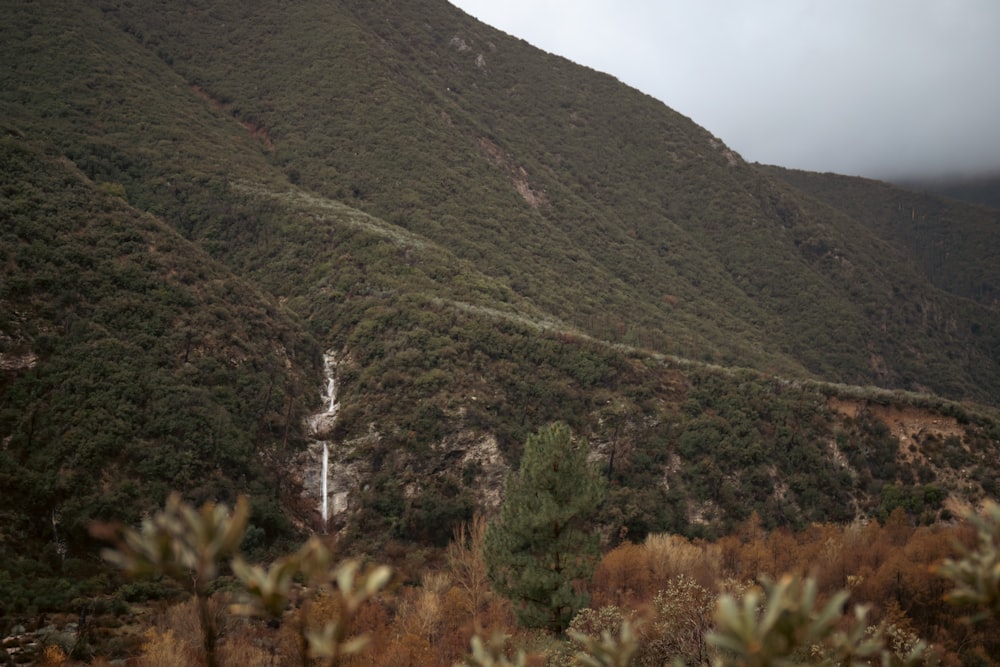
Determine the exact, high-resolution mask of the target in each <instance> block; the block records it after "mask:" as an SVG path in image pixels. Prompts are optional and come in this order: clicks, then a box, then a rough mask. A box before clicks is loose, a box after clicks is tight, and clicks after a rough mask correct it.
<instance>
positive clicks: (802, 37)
mask: <svg viewBox="0 0 1000 667" xmlns="http://www.w3.org/2000/svg"><path fill="white" fill-rule="evenodd" d="M452 2H453V3H454V4H455V5H457V6H459V7H461V8H462V9H464V10H465V11H466V12H468V13H470V14H472V15H473V16H476V17H477V18H479V19H481V20H482V21H484V22H486V23H488V24H490V25H492V26H494V27H497V28H499V29H501V30H503V31H505V32H509V33H511V34H513V35H516V36H518V37H521V38H523V39H525V40H527V41H529V42H531V43H532V44H534V45H536V46H538V47H539V48H542V49H545V50H546V51H551V52H553V53H558V54H560V55H563V56H566V57H567V58H569V59H571V60H574V61H576V62H578V63H581V64H585V65H587V66H589V67H593V68H594V69H598V70H601V71H604V72H608V73H610V74H613V75H614V76H616V77H617V78H619V79H621V80H622V81H624V82H625V83H627V84H629V85H631V86H634V87H636V88H639V89H640V90H642V91H644V92H647V93H649V94H650V95H653V96H654V97H657V98H658V99H660V100H662V101H663V102H665V103H666V104H667V105H669V106H671V107H673V108H674V109H676V110H677V111H679V112H681V113H683V114H685V115H687V116H689V117H691V118H692V119H693V120H694V121H695V122H697V123H698V124H700V125H703V126H704V127H706V128H707V129H708V130H709V131H711V132H712V133H713V134H715V135H717V136H719V137H720V138H721V139H722V140H723V141H725V142H726V143H727V144H729V145H730V146H731V147H732V148H733V149H734V150H736V151H738V152H739V153H741V154H742V155H743V157H744V158H746V159H748V160H756V161H760V162H766V163H770V164H780V165H784V166H788V167H796V168H802V169H811V170H815V171H835V172H839V173H846V174H861V175H866V176H874V177H893V176H908V175H937V174H945V173H960V172H965V173H971V172H976V171H984V170H1000V73H998V70H1000V2H997V0H761V1H759V2H746V1H744V0H572V1H570V0H504V1H503V2H498V1H497V0H452Z"/></svg>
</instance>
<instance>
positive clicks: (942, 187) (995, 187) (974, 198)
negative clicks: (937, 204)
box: [899, 173, 1000, 209]
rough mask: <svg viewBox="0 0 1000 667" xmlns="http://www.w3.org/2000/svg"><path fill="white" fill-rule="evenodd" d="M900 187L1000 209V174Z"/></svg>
mask: <svg viewBox="0 0 1000 667" xmlns="http://www.w3.org/2000/svg"><path fill="white" fill-rule="evenodd" d="M899 185H900V186H902V187H904V188H907V189H910V190H917V191H920V192H929V193H933V194H935V195H941V196H944V197H950V198H952V199H957V200H959V201H964V202H969V203H971V204H981V205H982V206H987V207H989V208H996V209H1000V174H996V173H987V174H983V175H978V176H964V177H950V178H949V177H944V178H935V179H924V180H915V181H909V182H907V181H903V182H900V183H899Z"/></svg>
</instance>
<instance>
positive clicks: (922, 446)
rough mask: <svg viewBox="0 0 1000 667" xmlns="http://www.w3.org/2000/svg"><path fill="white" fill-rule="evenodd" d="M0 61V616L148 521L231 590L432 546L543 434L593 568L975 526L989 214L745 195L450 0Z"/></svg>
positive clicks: (659, 131)
mask: <svg viewBox="0 0 1000 667" xmlns="http://www.w3.org/2000/svg"><path fill="white" fill-rule="evenodd" d="M0 59H2V62H3V63H4V67H3V68H0V123H2V125H0V130H2V132H3V138H2V144H0V147H2V150H3V152H2V158H0V169H2V184H3V185H2V191H0V211H2V217H0V220H2V228H0V240H2V245H0V355H2V356H0V362H2V363H0V441H2V443H3V446H2V448H0V498H2V500H3V502H2V503H0V507H2V510H0V511H2V512H3V515H2V517H0V518H2V521H0V524H2V525H0V555H2V556H3V558H2V559H0V560H2V562H3V566H2V568H3V569H4V572H3V573H0V577H3V578H2V579H0V581H2V582H3V585H4V586H5V587H7V588H8V589H9V590H11V591H13V592H14V594H11V595H8V596H6V597H5V599H6V600H9V602H5V604H7V605H9V607H8V608H7V609H6V610H4V611H3V613H14V612H16V613H27V612H28V611H29V610H31V611H38V610H44V609H46V608H52V607H57V606H59V605H61V604H65V603H67V602H68V601H69V600H72V599H73V598H74V597H76V596H77V595H78V594H82V593H87V592H96V591H100V590H105V589H106V588H107V587H108V584H107V581H105V580H103V579H101V578H100V577H101V575H100V571H101V570H100V566H99V563H98V561H97V558H96V556H95V553H96V547H95V544H94V542H93V541H92V540H91V539H90V538H89V537H88V534H87V525H88V523H89V522H90V521H92V520H94V519H113V518H117V519H122V520H125V521H134V520H135V519H136V518H137V517H139V516H140V515H142V514H143V513H144V512H147V511H149V510H150V509H151V508H153V507H158V506H160V505H161V504H162V502H163V499H164V497H165V496H166V494H167V493H168V492H169V491H170V490H172V489H177V490H180V491H181V492H183V493H184V494H185V495H186V496H187V497H189V498H190V499H192V500H196V501H200V500H207V499H218V500H230V501H231V499H232V498H233V497H234V496H235V494H238V493H249V494H250V497H251V503H252V505H253V515H252V517H251V529H250V531H249V533H248V534H249V535H250V538H249V540H250V544H249V546H250V547H252V548H253V549H257V550H258V553H260V554H262V555H263V554H266V553H267V552H268V550H269V549H272V548H277V545H279V544H280V541H281V540H282V539H284V538H288V537H291V536H292V535H293V534H296V531H298V534H301V533H302V532H308V531H316V532H323V531H324V530H329V532H330V533H332V534H337V535H338V536H339V538H340V540H341V542H340V544H341V546H342V547H343V548H344V549H354V550H357V551H366V550H371V549H374V548H382V547H386V545H390V546H391V547H392V548H393V549H396V550H397V552H398V551H400V550H402V551H407V550H414V549H418V548H423V547H427V546H428V545H436V546H443V545H444V544H446V543H447V541H448V540H449V538H450V537H451V534H452V528H453V527H454V526H455V525H457V524H458V523H459V522H461V521H463V520H468V519H471V518H472V516H473V514H475V513H476V512H477V511H478V510H483V509H485V510H487V511H489V510H492V509H494V508H495V507H496V505H497V502H498V500H499V497H500V495H501V488H502V481H503V478H504V474H505V473H506V471H508V470H509V469H511V468H516V467H517V465H518V461H519V458H520V453H521V448H522V446H523V443H524V442H525V439H526V437H527V435H528V434H529V433H532V432H534V431H535V430H536V429H537V428H538V427H539V426H541V425H544V424H548V423H551V422H554V421H557V420H558V421H563V422H565V423H566V424H568V425H569V427H570V428H571V429H572V431H573V433H574V436H575V437H577V438H586V439H587V440H588V441H589V443H590V445H591V447H592V455H591V456H592V459H593V460H594V461H599V462H600V464H601V466H602V470H603V472H604V475H605V477H606V479H607V481H608V482H609V485H608V487H609V490H608V494H607V500H606V501H605V502H604V504H603V505H602V507H601V508H600V509H601V525H602V536H603V538H604V540H605V544H606V546H607V545H610V544H612V543H615V542H617V541H619V540H621V539H624V538H625V536H627V537H628V539H637V540H638V539H641V538H642V537H643V536H645V535H646V534H647V533H651V532H666V531H669V532H676V533H682V534H685V535H688V536H704V537H714V536H718V535H721V534H723V533H725V532H727V531H729V530H730V529H731V528H732V527H733V526H735V525H737V524H738V523H739V522H741V521H743V520H745V519H747V518H748V517H749V516H750V515H751V513H752V512H753V511H756V512H757V513H758V516H759V517H760V518H761V521H762V522H763V524H764V525H765V526H766V527H769V528H770V527H777V526H794V527H802V526H805V525H807V524H808V523H810V522H813V521H848V520H851V519H854V518H856V517H869V518H872V517H874V518H885V517H886V516H888V515H889V513H891V512H892V510H893V509H896V508H900V507H901V508H903V509H904V511H905V512H906V513H907V514H908V516H909V517H910V518H911V519H912V520H913V521H915V522H916V521H921V522H932V521H934V520H936V519H938V518H948V517H950V516H951V515H952V514H951V513H952V512H953V511H954V510H955V509H957V508H959V507H961V506H963V505H965V504H968V503H977V502H979V501H980V500H982V499H983V498H984V497H987V496H995V495H996V493H997V492H998V484H1000V465H998V464H997V462H996V461H997V457H996V451H997V446H998V444H1000V427H998V423H1000V422H998V421H997V412H996V408H997V405H998V401H1000V398H998V397H1000V308H998V305H997V290H998V289H1000V276H997V270H998V269H997V267H998V266H1000V262H998V261H996V257H995V253H996V250H995V249H996V248H997V247H998V245H997V243H996V239H997V217H996V215H995V214H994V212H991V211H989V210H988V209H984V208H982V207H976V206H968V205H963V204H960V203H957V202H954V201H951V200H946V199H938V198H935V197H932V196H929V195H926V194H920V195H918V194H914V193H912V192H908V191H904V190H901V189H897V188H893V187H891V186H888V185H886V184H881V183H874V182H870V181H862V180H859V179H842V178H840V177H837V176H833V175H819V174H802V173H798V172H787V171H784V170H780V169H777V168H770V167H762V166H760V165H754V164H748V163H746V162H745V161H744V160H742V159H741V157H740V156H739V155H737V154H735V153H733V152H732V151H731V150H729V149H728V148H727V147H726V145H725V143H724V142H723V140H721V139H719V138H716V137H713V136H711V135H710V134H709V133H708V132H706V131H705V130H704V129H702V128H700V127H699V126H698V125H697V124H696V121H697V119H694V120H691V119H687V118H685V117H683V116H681V115H679V114H677V113H676V112H674V111H672V110H671V109H669V108H667V107H666V106H664V105H663V104H662V103H660V102H658V101H656V100H654V99H652V98H650V97H648V96H646V95H643V94H642V93H640V92H638V91H635V90H632V89H630V88H628V87H626V86H624V85H623V84H621V83H619V82H618V81H616V80H614V79H613V78H611V77H609V76H607V75H604V74H600V73H597V72H594V71H591V70H588V69H586V68H582V67H579V66H577V65H574V64H573V63H570V62H568V61H566V60H564V59H560V58H557V57H554V56H551V55H548V54H545V53H542V52H540V51H538V50H537V49H534V48H533V47H531V46H530V45H528V44H526V43H524V42H521V41H519V40H516V39H513V38H511V37H510V36H507V35H504V34H503V33H500V32H498V31H496V30H493V29H491V28H489V27H487V26H484V25H482V24H480V23H478V22H476V21H475V20H473V19H472V18H471V17H469V16H466V15H464V14H463V13H462V12H460V11H458V10H457V9H455V8H454V7H452V6H451V5H449V4H447V3H446V2H444V1H443V0H413V1H412V2H406V3H398V2H396V3H394V2H388V1H381V0H380V1H371V0H356V1H355V0H339V1H333V2H330V1H327V0H323V1H320V0H303V1H301V2H295V3H270V2H251V3H247V2H237V1H236V0H216V1H212V2H195V1H193V0H192V1H190V2H180V3H175V2H154V1H152V0H129V1H127V2H126V1H118V0H100V1H97V0H94V1H92V2H91V1H86V2H78V1H73V2H71V1H69V0H65V1H64V0H42V1H39V2H26V3H17V4H13V5H11V6H9V7H7V8H5V12H4V13H3V16H0ZM327 351H331V352H332V353H333V356H334V357H335V359H336V364H335V366H334V368H333V373H334V375H335V377H334V378H325V377H324V376H323V372H324V371H323V361H322V355H323V353H324V352H327ZM328 379H334V380H335V384H336V387H337V399H338V400H339V402H340V409H339V412H338V417H337V420H336V422H335V424H334V425H333V426H332V427H331V428H330V432H329V433H323V434H322V435H323V437H326V438H327V439H328V440H329V442H330V443H331V446H332V449H333V453H332V455H331V456H332V459H333V461H332V464H331V466H332V468H333V470H334V472H333V473H332V475H334V476H335V477H336V479H337V480H339V481H338V482H337V483H336V484H335V487H336V488H335V489H334V490H333V491H331V492H330V493H331V494H332V493H338V494H343V496H342V499H343V500H342V504H340V505H338V508H337V512H335V515H334V516H333V518H332V519H331V520H330V522H329V525H328V526H325V525H322V523H321V521H320V518H319V514H318V510H317V508H318V506H319V498H317V493H318V491H317V490H316V489H317V485H316V484H315V481H314V480H315V479H316V477H317V475H318V472H317V471H318V465H319V463H318V454H317V452H318V451H319V450H317V449H316V442H315V436H316V434H311V433H310V432H309V429H308V428H307V426H306V422H307V416H308V415H310V414H312V413H315V412H318V411H319V410H321V409H322V407H321V405H320V396H321V394H322V392H323V388H324V387H325V386H326V382H327V381H328ZM311 480H312V481H311ZM67 582H72V583H67Z"/></svg>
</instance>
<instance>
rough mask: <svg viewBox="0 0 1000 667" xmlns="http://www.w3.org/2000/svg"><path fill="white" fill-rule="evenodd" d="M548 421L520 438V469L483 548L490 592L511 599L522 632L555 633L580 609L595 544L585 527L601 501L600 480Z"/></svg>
mask: <svg viewBox="0 0 1000 667" xmlns="http://www.w3.org/2000/svg"><path fill="white" fill-rule="evenodd" d="M587 451H588V448H587V447H586V444H585V443H581V444H580V445H579V446H574V445H573V441H572V436H571V433H570V430H569V427H568V426H566V425H565V424H561V423H556V424H553V425H551V426H549V427H547V428H542V429H539V431H538V433H537V434H535V435H532V436H529V437H528V440H527V442H526V444H525V447H524V455H523V457H522V458H521V468H520V470H518V471H517V473H516V474H511V475H510V476H508V478H507V485H506V492H505V498H504V501H503V504H502V506H501V507H500V516H499V518H498V519H497V520H495V521H494V522H493V523H491V524H490V526H489V528H488V529H487V531H486V537H485V540H484V544H483V551H484V554H483V555H484V557H485V559H486V563H487V566H488V568H489V578H490V581H491V583H492V584H493V587H494V588H495V589H496V590H497V592H499V593H500V594H501V595H503V596H504V597H507V598H508V599H510V600H511V601H512V602H514V605H515V609H516V611H517V617H518V621H519V622H520V623H521V624H522V625H523V626H526V627H534V628H547V629H549V630H551V631H553V632H555V633H557V634H562V632H563V631H564V630H565V629H566V628H567V627H568V626H569V622H570V620H572V618H573V616H574V615H575V614H576V612H577V611H578V610H580V609H581V608H583V607H584V606H586V604H587V594H586V593H585V592H584V591H582V590H581V584H584V583H586V582H589V580H590V578H591V576H592V575H593V573H594V567H595V565H596V561H597V556H598V546H599V539H598V536H597V534H596V533H595V532H594V531H593V530H592V529H591V526H590V525H589V524H590V523H591V522H592V521H593V519H594V517H595V516H596V514H597V511H598V506H599V505H600V503H601V501H602V500H603V499H604V493H605V487H604V480H603V478H602V477H601V476H600V475H599V474H598V473H597V471H596V470H595V469H594V468H593V467H592V466H591V465H590V464H589V463H588V462H587Z"/></svg>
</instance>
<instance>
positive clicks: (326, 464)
mask: <svg viewBox="0 0 1000 667" xmlns="http://www.w3.org/2000/svg"><path fill="white" fill-rule="evenodd" d="M329 476H330V443H328V442H324V443H323V485H322V487H323V532H324V533H325V532H326V523H327V520H328V519H329V518H330V496H329V494H328V493H327V492H326V482H327V478H328V477H329Z"/></svg>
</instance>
